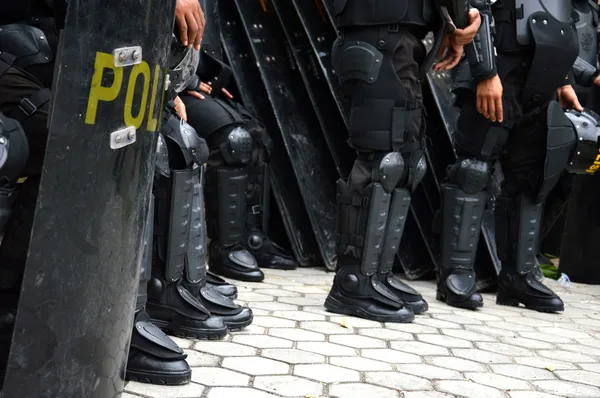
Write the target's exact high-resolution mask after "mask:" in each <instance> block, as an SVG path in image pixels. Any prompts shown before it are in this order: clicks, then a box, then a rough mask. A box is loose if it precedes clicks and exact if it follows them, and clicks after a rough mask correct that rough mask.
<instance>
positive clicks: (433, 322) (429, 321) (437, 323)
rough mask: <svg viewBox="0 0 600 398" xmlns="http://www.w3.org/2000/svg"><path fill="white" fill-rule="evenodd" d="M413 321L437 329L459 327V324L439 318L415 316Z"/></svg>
mask: <svg viewBox="0 0 600 398" xmlns="http://www.w3.org/2000/svg"><path fill="white" fill-rule="evenodd" d="M414 323H416V324H418V325H423V326H431V327H434V328H438V329H460V328H461V327H460V325H458V324H456V323H452V322H448V321H442V320H439V319H433V318H426V317H416V318H415V320H414Z"/></svg>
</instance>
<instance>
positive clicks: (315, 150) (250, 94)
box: [219, 0, 339, 269]
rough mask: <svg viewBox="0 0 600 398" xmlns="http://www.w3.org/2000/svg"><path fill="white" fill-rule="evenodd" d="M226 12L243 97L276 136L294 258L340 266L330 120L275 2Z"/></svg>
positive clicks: (279, 190)
mask: <svg viewBox="0 0 600 398" xmlns="http://www.w3.org/2000/svg"><path fill="white" fill-rule="evenodd" d="M219 9H220V13H221V28H222V38H223V45H224V49H225V52H226V54H227V56H228V58H229V61H230V64H231V66H232V69H233V71H234V75H235V77H236V81H237V83H238V85H239V86H240V91H241V92H242V93H241V95H242V98H243V100H244V102H245V104H246V105H247V106H248V107H249V108H250V109H253V110H256V111H257V113H258V115H260V116H261V117H262V118H263V119H264V120H265V123H266V125H267V128H268V131H269V134H270V136H271V138H272V139H273V144H274V150H273V154H272V158H271V164H272V165H273V167H272V170H273V173H272V176H271V182H272V187H273V193H274V196H275V199H276V201H277V204H278V207H279V209H280V211H281V213H282V215H283V217H282V218H283V220H284V223H285V224H286V230H287V231H288V236H290V241H291V243H292V249H293V250H294V254H295V255H296V256H297V257H298V260H299V262H300V264H301V265H317V264H324V265H325V266H326V267H327V268H329V269H333V268H334V267H335V237H334V231H335V182H336V180H337V178H338V176H339V171H338V168H337V165H338V164H337V163H336V162H335V160H334V156H333V154H332V152H330V150H329V149H328V148H329V145H328V144H329V143H328V141H327V140H326V139H325V136H324V135H323V132H322V126H323V123H324V119H323V117H322V115H318V114H316V113H315V110H314V107H313V106H311V95H310V94H309V93H308V92H307V89H306V87H305V86H304V84H303V80H302V76H301V75H299V72H298V68H299V65H298V64H297V63H296V59H295V57H294V56H293V54H291V53H290V51H291V49H290V47H289V46H287V45H286V43H285V33H284V31H283V30H282V28H281V25H280V23H279V21H278V19H277V14H276V13H275V11H274V9H273V7H272V4H270V2H268V1H259V0H251V1H241V0H221V1H220V3H219ZM303 73H308V71H307V70H304V72H303ZM307 220H308V221H309V223H307V222H306V221H307ZM315 241H316V245H314V242H315ZM315 246H316V247H315ZM315 249H316V250H315Z"/></svg>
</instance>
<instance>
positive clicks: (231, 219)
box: [182, 0, 297, 282]
mask: <svg viewBox="0 0 600 398" xmlns="http://www.w3.org/2000/svg"><path fill="white" fill-rule="evenodd" d="M204 8H205V9H206V10H207V14H209V13H210V14H209V15H208V18H207V23H206V35H205V38H204V39H203V41H202V51H201V58H200V65H199V67H198V71H197V75H198V80H197V81H196V82H195V84H194V85H192V86H191V87H190V90H188V91H187V95H183V96H182V99H183V101H184V102H185V104H186V107H187V110H188V116H189V121H190V124H191V125H192V126H193V127H194V128H195V129H196V131H197V132H198V134H200V136H201V137H203V138H205V139H206V140H207V141H208V144H209V147H210V149H211V151H210V158H209V164H208V168H207V179H206V195H205V196H206V204H207V216H208V217H207V226H208V235H209V237H210V239H211V243H210V246H209V248H208V251H209V256H210V269H211V270H212V271H213V272H215V273H217V274H219V275H223V276H226V277H229V278H233V279H238V280H246V281H253V282H258V281H261V280H263V279H264V274H263V272H262V271H261V270H260V268H259V267H263V268H277V269H285V270H291V269H294V268H296V267H297V262H296V260H295V259H294V258H293V257H292V256H291V255H290V254H288V253H287V252H286V251H285V250H284V249H283V248H281V247H280V246H279V245H277V244H276V243H275V242H273V241H272V240H271V239H270V238H269V236H268V229H267V227H268V222H269V210H270V209H269V207H270V205H269V202H270V200H269V199H270V195H271V193H270V183H269V169H268V162H269V156H270V153H269V152H270V150H271V149H272V148H271V141H270V138H269V137H268V134H267V132H266V130H265V127H264V125H263V124H262V122H261V121H260V120H258V118H257V117H256V116H254V115H252V114H251V113H250V112H249V111H248V110H247V109H245V108H244V107H243V106H242V105H241V104H240V103H238V102H235V101H233V96H232V95H231V94H230V93H229V91H227V89H228V88H231V87H230V83H231V82H232V81H231V78H232V71H231V69H230V68H229V67H228V66H227V65H225V64H224V63H223V62H222V60H223V50H222V46H221V41H220V36H219V32H220V29H219V20H218V1H215V0H205V1H204ZM232 155H233V156H232Z"/></svg>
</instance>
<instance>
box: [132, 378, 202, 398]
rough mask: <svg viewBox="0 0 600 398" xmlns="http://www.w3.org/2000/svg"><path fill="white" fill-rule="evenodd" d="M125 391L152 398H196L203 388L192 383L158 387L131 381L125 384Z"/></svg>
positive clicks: (200, 394)
mask: <svg viewBox="0 0 600 398" xmlns="http://www.w3.org/2000/svg"><path fill="white" fill-rule="evenodd" d="M125 389H126V390H127V391H129V392H132V393H134V394H140V395H143V396H145V397H152V398H197V397H200V396H202V392H203V391H204V387H203V386H201V385H198V384H194V383H190V384H186V385H183V386H158V385H155V384H144V383H136V382H133V381H131V382H129V383H127V386H126V387H125Z"/></svg>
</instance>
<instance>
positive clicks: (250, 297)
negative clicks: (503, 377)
mask: <svg viewBox="0 0 600 398" xmlns="http://www.w3.org/2000/svg"><path fill="white" fill-rule="evenodd" d="M237 300H239V301H249V302H252V303H256V302H259V301H264V302H269V301H274V300H275V298H274V297H273V296H269V295H268V294H260V293H254V292H243V291H242V292H239V293H238V298H237Z"/></svg>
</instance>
